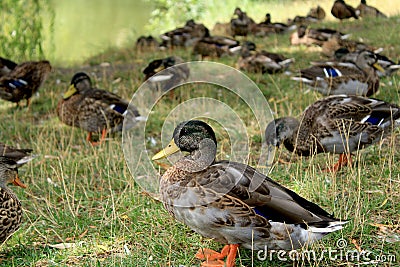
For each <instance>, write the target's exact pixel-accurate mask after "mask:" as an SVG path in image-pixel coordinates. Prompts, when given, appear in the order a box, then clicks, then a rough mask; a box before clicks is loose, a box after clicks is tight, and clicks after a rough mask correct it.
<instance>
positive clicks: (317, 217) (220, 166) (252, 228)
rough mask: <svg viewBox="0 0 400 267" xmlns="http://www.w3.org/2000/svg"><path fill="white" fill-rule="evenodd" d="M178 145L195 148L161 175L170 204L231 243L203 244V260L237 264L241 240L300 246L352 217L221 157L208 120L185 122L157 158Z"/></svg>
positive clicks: (179, 215)
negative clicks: (208, 246)
mask: <svg viewBox="0 0 400 267" xmlns="http://www.w3.org/2000/svg"><path fill="white" fill-rule="evenodd" d="M178 151H186V152H188V153H189V154H188V155H187V156H185V157H182V158H181V159H180V160H178V161H177V162H176V163H175V164H174V165H173V166H172V167H170V168H169V169H167V171H166V172H165V173H164V174H163V175H162V177H161V181H160V194H161V200H162V202H163V203H164V207H165V208H166V209H167V211H168V212H169V213H170V214H171V215H172V216H174V217H175V218H176V219H177V220H178V221H180V222H182V223H184V224H186V225H187V226H189V227H190V228H191V229H192V230H194V231H196V232H197V233H199V234H201V235H202V236H204V237H206V238H212V239H214V240H215V241H218V242H220V243H223V244H225V245H226V246H225V247H224V248H223V249H222V251H221V253H219V252H216V251H213V250H210V249H200V250H199V252H198V253H197V254H196V257H197V258H199V259H202V260H205V262H204V263H202V266H215V267H217V266H220V267H222V266H227V267H232V266H234V265H235V258H236V253H237V249H238V247H239V246H243V247H245V248H248V249H254V250H260V249H264V248H265V246H267V247H268V249H283V250H292V249H297V248H300V247H302V246H304V245H306V244H309V243H312V242H314V241H316V240H318V239H321V238H322V237H323V236H325V235H326V234H328V233H331V232H335V231H338V230H340V229H342V226H343V224H345V223H346V222H344V221H340V220H338V219H336V218H334V217H333V216H332V215H330V214H329V213H328V212H326V211H325V210H323V209H322V208H321V207H319V206H318V205H316V204H314V203H312V202H310V201H308V200H306V199H304V198H302V197H301V196H299V195H298V194H296V193H295V192H293V191H291V190H289V189H287V188H285V187H283V186H282V185H280V184H278V183H277V182H275V181H273V180H272V179H271V178H269V177H267V176H265V175H263V174H261V173H259V172H258V171H257V170H255V169H254V168H252V167H250V166H248V165H246V164H242V163H238V162H231V161H217V160H216V159H215V157H216V152H217V141H216V137H215V133H214V131H213V129H212V128H211V126H209V125H208V124H207V123H205V122H203V121H200V120H190V121H185V122H182V123H180V124H179V125H178V126H177V127H176V128H175V130H174V133H173V139H172V140H171V142H170V143H169V144H168V145H167V147H166V148H165V149H163V150H162V151H160V152H159V153H157V154H156V155H154V157H153V160H158V159H161V158H164V157H166V156H168V155H170V154H173V153H175V152H178ZM256 185H257V186H256ZM225 257H226V262H224V261H223V259H224V258H225Z"/></svg>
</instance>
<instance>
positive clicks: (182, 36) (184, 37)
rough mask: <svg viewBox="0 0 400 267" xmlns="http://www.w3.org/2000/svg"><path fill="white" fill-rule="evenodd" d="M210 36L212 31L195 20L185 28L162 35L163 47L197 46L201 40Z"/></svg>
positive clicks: (187, 23)
mask: <svg viewBox="0 0 400 267" xmlns="http://www.w3.org/2000/svg"><path fill="white" fill-rule="evenodd" d="M205 36H210V31H209V30H208V28H207V27H206V26H204V24H197V23H196V22H195V21H194V20H192V19H191V20H188V21H186V24H185V25H184V26H183V27H180V28H176V29H174V30H172V31H169V32H166V33H164V34H161V35H160V38H161V40H162V43H161V45H160V46H161V47H164V48H169V47H172V48H173V47H176V46H178V47H182V46H183V47H187V46H192V45H193V44H195V43H196V42H197V41H198V40H199V39H201V38H203V37H205Z"/></svg>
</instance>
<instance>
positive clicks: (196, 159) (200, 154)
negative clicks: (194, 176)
mask: <svg viewBox="0 0 400 267" xmlns="http://www.w3.org/2000/svg"><path fill="white" fill-rule="evenodd" d="M216 154H217V146H216V144H215V143H214V142H213V141H212V140H211V139H204V140H202V141H201V142H200V144H199V149H197V150H195V151H193V152H191V153H190V155H188V156H186V157H184V158H182V159H181V160H179V162H177V164H175V165H176V167H178V168H179V169H181V170H182V171H185V172H190V173H195V172H201V171H203V170H204V169H206V168H207V167H209V166H210V165H211V164H212V163H213V162H214V161H215V156H216Z"/></svg>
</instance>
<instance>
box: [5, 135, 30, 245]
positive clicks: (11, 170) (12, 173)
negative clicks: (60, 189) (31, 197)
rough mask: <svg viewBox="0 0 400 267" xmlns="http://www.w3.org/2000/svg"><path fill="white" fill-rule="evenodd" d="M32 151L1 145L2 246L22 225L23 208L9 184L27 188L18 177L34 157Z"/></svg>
mask: <svg viewBox="0 0 400 267" xmlns="http://www.w3.org/2000/svg"><path fill="white" fill-rule="evenodd" d="M31 151H32V150H31V149H16V148H13V147H10V146H6V145H4V144H1V143H0V203H1V204H0V244H1V243H3V242H5V241H6V240H7V239H8V237H9V236H11V235H12V234H13V233H14V232H15V231H16V230H17V229H18V228H19V227H20V225H21V222H22V208H21V202H20V201H19V200H18V198H17V196H16V195H15V194H14V193H13V192H12V191H11V189H10V188H8V187H7V184H8V183H13V184H15V185H17V186H20V187H22V188H25V187H26V185H25V184H24V183H22V182H21V180H20V179H19V177H18V167H19V166H21V165H22V164H24V163H26V162H28V161H29V160H31V159H32V158H33V157H31V156H29V153H30V152H31Z"/></svg>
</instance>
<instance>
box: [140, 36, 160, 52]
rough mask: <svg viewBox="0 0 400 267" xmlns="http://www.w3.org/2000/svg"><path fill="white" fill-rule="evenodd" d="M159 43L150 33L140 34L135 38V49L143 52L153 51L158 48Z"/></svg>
mask: <svg viewBox="0 0 400 267" xmlns="http://www.w3.org/2000/svg"><path fill="white" fill-rule="evenodd" d="M159 46H160V44H159V43H158V41H157V40H156V39H155V38H154V37H153V36H151V35H149V36H140V37H139V38H138V39H137V40H136V46H135V47H136V50H138V51H141V52H145V51H155V50H157V49H158V47H159Z"/></svg>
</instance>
